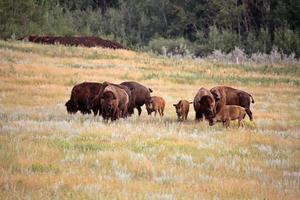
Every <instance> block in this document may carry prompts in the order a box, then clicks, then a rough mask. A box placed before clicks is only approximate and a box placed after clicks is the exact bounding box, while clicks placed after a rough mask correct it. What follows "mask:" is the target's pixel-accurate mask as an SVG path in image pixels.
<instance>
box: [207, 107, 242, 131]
mask: <svg viewBox="0 0 300 200" xmlns="http://www.w3.org/2000/svg"><path fill="white" fill-rule="evenodd" d="M245 116H246V109H245V108H243V107H241V106H236V105H225V106H223V107H222V109H221V110H220V111H219V112H218V113H217V114H216V116H215V118H214V119H213V123H210V125H213V124H215V123H216V122H222V123H223V125H224V126H225V127H226V128H227V127H229V124H230V121H231V120H236V119H237V120H238V123H239V127H240V126H242V127H244V123H243V120H244V118H245Z"/></svg>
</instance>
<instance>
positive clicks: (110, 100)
mask: <svg viewBox="0 0 300 200" xmlns="http://www.w3.org/2000/svg"><path fill="white" fill-rule="evenodd" d="M116 99H117V98H116V96H115V94H114V93H113V92H111V91H108V92H105V93H103V95H102V97H101V108H102V111H103V114H104V115H106V116H112V114H113V113H114V111H115V109H116Z"/></svg>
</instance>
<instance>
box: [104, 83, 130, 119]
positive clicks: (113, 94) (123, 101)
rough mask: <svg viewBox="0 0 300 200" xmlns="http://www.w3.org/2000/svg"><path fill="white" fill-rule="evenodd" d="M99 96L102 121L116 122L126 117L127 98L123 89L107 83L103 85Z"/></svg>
mask: <svg viewBox="0 0 300 200" xmlns="http://www.w3.org/2000/svg"><path fill="white" fill-rule="evenodd" d="M103 87H104V89H103V91H102V93H101V94H100V97H101V98H100V102H101V109H102V117H103V119H104V120H108V119H111V120H112V121H113V120H116V119H118V118H120V117H126V116H127V109H128V103H129V96H128V94H127V93H126V91H125V90H124V89H122V88H121V87H118V86H115V85H113V84H109V83H103Z"/></svg>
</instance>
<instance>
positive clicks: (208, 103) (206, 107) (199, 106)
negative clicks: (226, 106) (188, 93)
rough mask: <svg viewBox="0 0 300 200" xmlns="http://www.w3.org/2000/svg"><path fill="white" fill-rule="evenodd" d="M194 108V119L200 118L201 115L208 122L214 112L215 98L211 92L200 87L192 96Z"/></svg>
mask: <svg viewBox="0 0 300 200" xmlns="http://www.w3.org/2000/svg"><path fill="white" fill-rule="evenodd" d="M193 104H194V110H195V113H196V116H195V119H196V120H202V118H203V116H204V117H205V118H206V119H208V120H209V121H210V122H211V120H212V118H213V117H214V116H215V114H216V106H215V99H214V96H213V95H212V93H211V92H210V91H209V90H207V89H205V88H200V89H199V90H198V92H197V94H196V96H195V98H194V102H193Z"/></svg>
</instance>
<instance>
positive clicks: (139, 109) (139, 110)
mask: <svg viewBox="0 0 300 200" xmlns="http://www.w3.org/2000/svg"><path fill="white" fill-rule="evenodd" d="M136 109H137V110H138V112H139V116H140V115H141V113H142V108H141V107H136Z"/></svg>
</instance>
